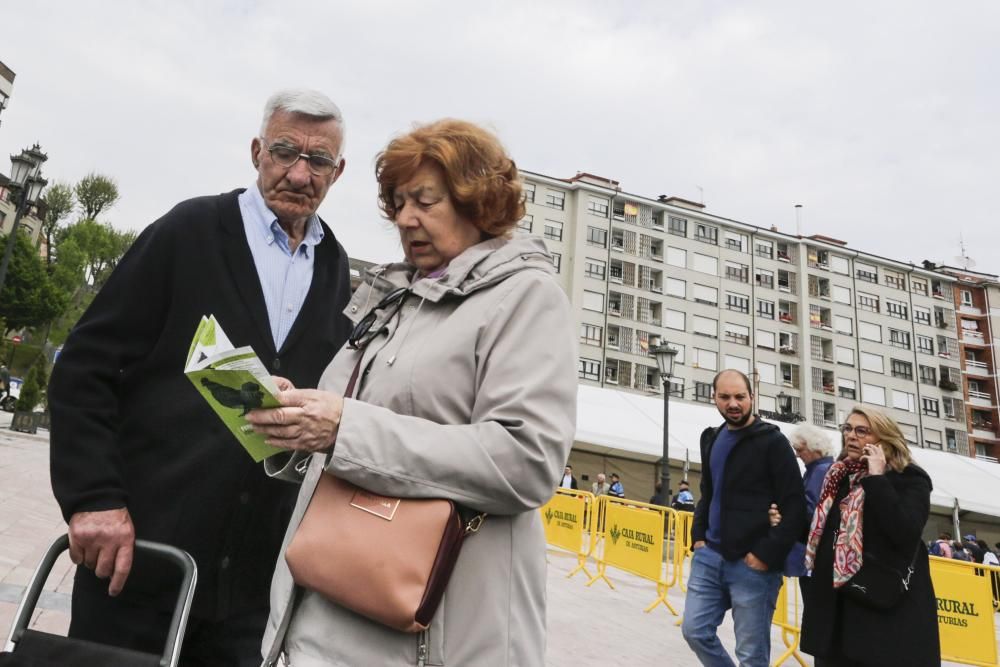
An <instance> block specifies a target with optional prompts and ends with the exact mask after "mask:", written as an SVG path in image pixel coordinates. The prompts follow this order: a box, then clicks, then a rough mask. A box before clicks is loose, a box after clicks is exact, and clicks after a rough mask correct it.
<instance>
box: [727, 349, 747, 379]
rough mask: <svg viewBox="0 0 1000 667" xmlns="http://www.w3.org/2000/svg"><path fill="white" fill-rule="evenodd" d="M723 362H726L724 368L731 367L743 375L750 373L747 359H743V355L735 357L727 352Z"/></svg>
mask: <svg viewBox="0 0 1000 667" xmlns="http://www.w3.org/2000/svg"><path fill="white" fill-rule="evenodd" d="M725 363H726V370H729V369H732V370H736V371H739V372H741V373H743V374H744V375H750V360H749V359H744V358H743V357H737V356H734V355H731V354H727V355H726V359H725Z"/></svg>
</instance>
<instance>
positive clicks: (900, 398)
mask: <svg viewBox="0 0 1000 667" xmlns="http://www.w3.org/2000/svg"><path fill="white" fill-rule="evenodd" d="M913 398H914V396H913V394H911V393H909V392H906V391H899V390H898V389H893V390H892V407H894V408H896V409H897V410H906V411H907V412H916V411H917V409H916V407H915V405H916V403H914V400H913Z"/></svg>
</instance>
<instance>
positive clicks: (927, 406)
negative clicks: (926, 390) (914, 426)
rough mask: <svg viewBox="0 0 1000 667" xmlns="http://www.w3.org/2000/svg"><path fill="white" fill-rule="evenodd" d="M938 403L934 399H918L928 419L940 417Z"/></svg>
mask: <svg viewBox="0 0 1000 667" xmlns="http://www.w3.org/2000/svg"><path fill="white" fill-rule="evenodd" d="M938 406H939V403H938V400H937V399H936V398H922V399H920V407H921V409H922V411H923V413H924V414H925V415H927V416H928V417H938V416H940V415H941V410H940V408H939V407H938Z"/></svg>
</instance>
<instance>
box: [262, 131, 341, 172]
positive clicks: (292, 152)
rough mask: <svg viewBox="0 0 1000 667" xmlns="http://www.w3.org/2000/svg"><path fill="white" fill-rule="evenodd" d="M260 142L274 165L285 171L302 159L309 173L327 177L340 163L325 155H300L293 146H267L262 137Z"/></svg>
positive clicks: (275, 144)
mask: <svg viewBox="0 0 1000 667" xmlns="http://www.w3.org/2000/svg"><path fill="white" fill-rule="evenodd" d="M260 140H261V141H263V142H264V145H265V146H267V152H268V153H270V154H271V159H272V160H274V163H275V164H276V165H278V166H280V167H285V168H286V169H288V168H289V167H291V166H292V165H293V164H295V163H296V162H298V161H299V158H302V159H304V160H305V161H306V165H308V166H309V171H311V172H312V173H313V174H315V175H316V176H329V175H330V174H332V173H333V172H334V170H335V169H336V168H337V163H339V162H340V159H339V158H338V159H334V158H331V157H327V156H326V155H309V154H308V153H300V152H299V149H298V148H295V147H293V146H287V145H285V144H279V143H273V144H268V143H267V141H266V140H265V139H264V137H261V138H260Z"/></svg>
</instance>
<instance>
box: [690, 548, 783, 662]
mask: <svg viewBox="0 0 1000 667" xmlns="http://www.w3.org/2000/svg"><path fill="white" fill-rule="evenodd" d="M779 590H781V572H779V571H774V572H772V571H768V572H758V571H757V570H754V569H753V568H751V567H750V566H749V565H747V564H746V563H744V562H743V561H742V560H736V561H727V560H725V559H724V558H723V557H722V554H720V553H718V552H717V551H715V550H714V549H712V548H711V547H708V546H706V547H702V548H699V549H696V550H695V552H694V556H693V557H692V558H691V576H690V578H689V579H688V591H687V598H686V600H685V604H684V623H683V625H682V626H681V631H682V633H683V634H684V639H685V640H686V641H687V643H688V646H690V647H691V650H692V651H694V653H695V655H697V656H698V659H699V660H700V661H701V664H703V665H705V666H706V667H735V663H734V662H733V659H732V658H730V657H729V654H728V653H727V652H726V649H725V648H723V646H722V642H720V641H719V636H718V634H717V631H718V628H719V625H720V624H721V623H722V618H723V616H725V615H726V610H727V609H732V610H733V624H734V626H735V634H736V658H737V659H738V660H739V661H740V667H768V663H769V662H770V659H771V618H772V617H773V616H774V605H775V602H777V600H778V591H779Z"/></svg>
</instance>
